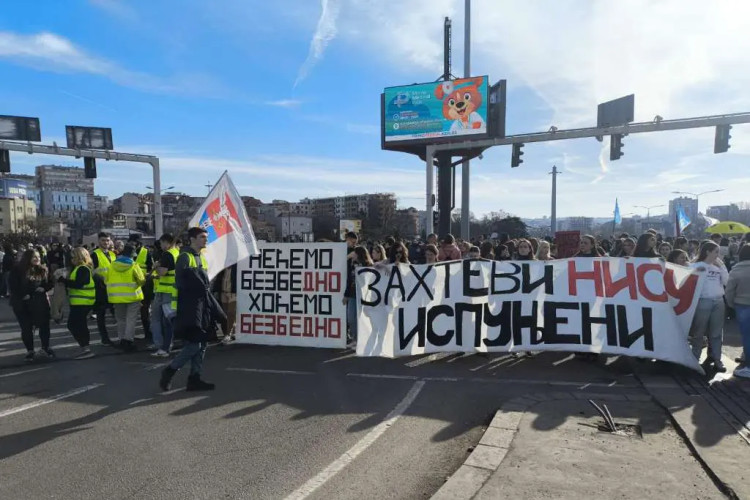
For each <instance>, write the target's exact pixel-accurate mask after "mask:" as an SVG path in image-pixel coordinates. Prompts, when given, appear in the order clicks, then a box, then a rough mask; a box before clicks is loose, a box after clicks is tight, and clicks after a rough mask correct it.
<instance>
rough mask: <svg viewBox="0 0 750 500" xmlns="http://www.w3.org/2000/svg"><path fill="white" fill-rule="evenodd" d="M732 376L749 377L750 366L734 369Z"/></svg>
mask: <svg viewBox="0 0 750 500" xmlns="http://www.w3.org/2000/svg"><path fill="white" fill-rule="evenodd" d="M734 376H735V377H740V378H750V368H748V367H747V366H746V367H744V368H737V369H736V370H735V371H734Z"/></svg>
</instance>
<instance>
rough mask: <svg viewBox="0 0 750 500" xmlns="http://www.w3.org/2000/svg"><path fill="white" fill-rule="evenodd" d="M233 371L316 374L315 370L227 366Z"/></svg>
mask: <svg viewBox="0 0 750 500" xmlns="http://www.w3.org/2000/svg"><path fill="white" fill-rule="evenodd" d="M227 370H229V371H233V372H251V373H275V374H277V375H315V372H303V371H297V370H266V369H264V368H227Z"/></svg>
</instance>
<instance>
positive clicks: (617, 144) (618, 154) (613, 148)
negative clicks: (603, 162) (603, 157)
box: [609, 134, 625, 161]
mask: <svg viewBox="0 0 750 500" xmlns="http://www.w3.org/2000/svg"><path fill="white" fill-rule="evenodd" d="M624 145H625V143H624V142H622V134H613V135H612V136H611V137H610V141H609V159H610V160H611V161H615V160H619V159H620V158H622V155H624V154H625V153H623V152H622V147H623V146H624Z"/></svg>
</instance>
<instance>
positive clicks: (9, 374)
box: [0, 366, 49, 378]
mask: <svg viewBox="0 0 750 500" xmlns="http://www.w3.org/2000/svg"><path fill="white" fill-rule="evenodd" d="M48 368H49V366H44V367H42V368H33V369H31V370H23V371H20V372H13V373H6V374H5V375H0V378H5V377H14V376H16V375H23V374H24V373H31V372H38V371H39V370H46V369H48Z"/></svg>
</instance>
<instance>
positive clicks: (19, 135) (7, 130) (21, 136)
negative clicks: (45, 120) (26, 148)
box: [0, 115, 42, 142]
mask: <svg viewBox="0 0 750 500" xmlns="http://www.w3.org/2000/svg"><path fill="white" fill-rule="evenodd" d="M0 139H8V140H10V141H34V142H39V141H41V140H42V132H41V129H40V128H39V118H28V117H25V116H6V115H2V116H0Z"/></svg>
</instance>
